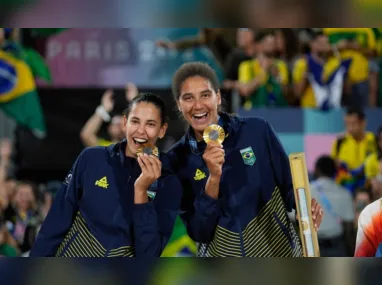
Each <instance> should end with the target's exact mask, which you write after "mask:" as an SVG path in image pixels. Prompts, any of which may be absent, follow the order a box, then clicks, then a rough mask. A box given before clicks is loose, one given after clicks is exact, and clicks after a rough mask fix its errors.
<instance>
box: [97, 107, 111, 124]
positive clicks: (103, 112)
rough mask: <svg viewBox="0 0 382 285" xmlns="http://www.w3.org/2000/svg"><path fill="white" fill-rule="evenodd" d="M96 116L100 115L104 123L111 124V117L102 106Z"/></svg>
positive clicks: (98, 108)
mask: <svg viewBox="0 0 382 285" xmlns="http://www.w3.org/2000/svg"><path fill="white" fill-rule="evenodd" d="M96 114H97V115H99V116H100V117H101V118H102V120H104V122H110V119H111V118H110V115H109V113H108V112H107V111H106V110H105V107H104V106H102V105H100V106H98V107H97V109H96Z"/></svg>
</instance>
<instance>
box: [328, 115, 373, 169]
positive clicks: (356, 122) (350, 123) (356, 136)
mask: <svg viewBox="0 0 382 285" xmlns="http://www.w3.org/2000/svg"><path fill="white" fill-rule="evenodd" d="M344 121H345V127H346V132H345V134H343V135H341V136H339V137H338V138H337V139H336V140H335V141H334V143H333V146H332V157H333V159H335V160H336V161H337V162H339V163H345V164H346V166H347V168H348V169H349V170H350V171H352V170H355V169H357V168H359V167H361V166H362V165H363V164H364V162H365V160H366V157H367V156H368V155H370V154H372V153H374V152H376V150H377V146H376V140H375V135H374V134H373V133H372V132H368V131H366V124H367V121H366V116H365V113H364V112H363V111H360V110H359V109H355V108H349V109H348V110H347V112H346V115H345V118H344Z"/></svg>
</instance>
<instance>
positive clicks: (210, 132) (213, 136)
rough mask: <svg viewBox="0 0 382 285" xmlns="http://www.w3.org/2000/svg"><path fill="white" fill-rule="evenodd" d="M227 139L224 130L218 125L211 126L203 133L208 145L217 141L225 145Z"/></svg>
mask: <svg viewBox="0 0 382 285" xmlns="http://www.w3.org/2000/svg"><path fill="white" fill-rule="evenodd" d="M224 138H225V132H224V129H223V128H222V127H221V126H219V125H216V124H212V125H209V126H208V127H207V128H206V129H205V130H204V132H203V139H204V141H205V142H206V143H207V144H208V142H210V141H215V142H218V143H220V144H222V143H223V141H224Z"/></svg>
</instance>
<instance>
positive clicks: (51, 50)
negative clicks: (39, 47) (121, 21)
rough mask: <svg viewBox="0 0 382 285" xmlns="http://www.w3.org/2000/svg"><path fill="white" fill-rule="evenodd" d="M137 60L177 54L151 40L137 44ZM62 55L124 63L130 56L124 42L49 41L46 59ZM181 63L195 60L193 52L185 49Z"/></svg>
mask: <svg viewBox="0 0 382 285" xmlns="http://www.w3.org/2000/svg"><path fill="white" fill-rule="evenodd" d="M137 51H138V55H137V56H138V60H139V61H142V62H152V61H155V60H162V59H163V60H173V59H175V58H176V57H177V56H178V55H179V52H178V51H177V50H175V49H166V48H161V47H157V46H156V44H155V42H154V41H152V40H142V41H140V42H138V43H137ZM201 52H202V53H203V54H204V55H206V56H208V55H209V56H211V54H209V52H208V51H206V50H205V49H202V50H201ZM60 55H64V56H65V59H68V60H69V59H70V60H86V61H89V62H90V61H114V62H119V63H124V62H126V61H128V60H129V58H130V56H131V51H130V45H129V42H128V41H126V40H119V41H116V42H110V41H108V42H102V41H96V40H87V41H84V42H80V41H75V40H71V41H69V42H68V43H66V44H62V43H60V42H59V41H57V40H51V41H49V42H48V44H47V59H48V60H52V59H54V58H56V57H57V56H60ZM180 55H181V57H182V60H183V61H193V60H195V50H193V49H187V50H185V51H183V52H182V53H181V54H180Z"/></svg>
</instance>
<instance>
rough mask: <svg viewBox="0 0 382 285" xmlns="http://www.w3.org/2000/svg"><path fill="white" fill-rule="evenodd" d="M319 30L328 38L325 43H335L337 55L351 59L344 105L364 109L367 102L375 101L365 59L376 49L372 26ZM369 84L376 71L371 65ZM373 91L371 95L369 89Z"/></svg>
mask: <svg viewBox="0 0 382 285" xmlns="http://www.w3.org/2000/svg"><path fill="white" fill-rule="evenodd" d="M323 32H324V33H325V34H326V35H327V36H328V37H329V42H330V44H332V45H335V48H336V49H337V50H338V51H339V54H340V56H341V58H343V59H349V60H351V64H350V68H349V72H348V76H347V84H348V86H349V91H347V92H346V93H349V94H346V96H344V98H343V99H344V103H345V105H346V106H359V107H361V108H365V107H367V106H369V105H370V101H372V102H373V104H375V103H374V102H375V98H377V97H376V96H377V94H376V92H377V89H376V88H375V86H373V88H372V89H370V82H369V77H370V72H369V71H370V66H369V59H370V58H371V57H372V56H373V55H374V54H375V51H376V37H375V34H374V32H373V30H372V28H324V29H323ZM371 68H372V71H373V72H372V81H374V82H373V83H372V84H375V80H376V73H375V72H376V70H375V64H372V66H371ZM371 91H372V92H373V94H371V93H370V92H371Z"/></svg>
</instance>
